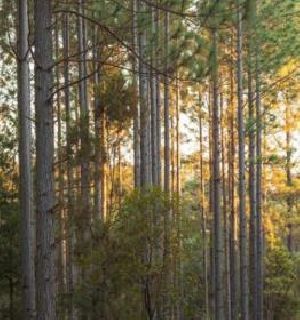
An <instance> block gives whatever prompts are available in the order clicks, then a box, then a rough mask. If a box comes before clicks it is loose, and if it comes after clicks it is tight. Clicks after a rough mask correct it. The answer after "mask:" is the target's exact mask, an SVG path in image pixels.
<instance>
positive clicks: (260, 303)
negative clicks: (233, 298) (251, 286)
mask: <svg viewBox="0 0 300 320" xmlns="http://www.w3.org/2000/svg"><path fill="white" fill-rule="evenodd" d="M257 49H258V48H256V67H255V77H256V79H255V80H256V100H255V101H256V127H257V134H256V183H257V186H256V206H257V207H256V211H257V212H256V214H257V221H256V230H257V232H256V237H257V240H256V250H257V268H256V271H257V276H256V281H257V283H256V286H257V289H256V291H257V311H256V319H257V320H263V319H264V296H263V292H264V275H263V273H264V269H263V266H264V263H263V260H264V238H263V212H262V110H261V99H260V76H259V71H258V70H259V68H258V67H259V66H258V53H257V52H258V50H257Z"/></svg>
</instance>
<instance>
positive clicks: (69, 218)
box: [62, 13, 76, 320]
mask: <svg viewBox="0 0 300 320" xmlns="http://www.w3.org/2000/svg"><path fill="white" fill-rule="evenodd" d="M63 21H64V26H63V34H62V39H63V46H64V97H65V110H66V140H67V141H66V143H67V146H66V157H67V214H66V274H67V283H66V291H67V293H68V294H69V296H70V300H69V301H70V303H69V305H68V316H69V319H70V320H72V319H74V309H73V290H74V278H73V277H74V270H73V264H74V233H73V231H72V230H73V226H72V224H73V218H74V201H75V195H74V182H75V181H74V172H73V171H74V169H73V166H74V164H73V161H72V160H73V159H72V158H73V157H72V153H73V150H72V146H71V139H72V137H71V134H72V133H71V112H70V88H69V82H70V81H69V61H68V58H69V17H68V14H67V13H66V14H64V19H63ZM75 183H76V182H75Z"/></svg>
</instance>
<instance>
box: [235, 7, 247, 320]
mask: <svg viewBox="0 0 300 320" xmlns="http://www.w3.org/2000/svg"><path fill="white" fill-rule="evenodd" d="M237 5H238V9H237V10H238V13H237V15H238V35H237V37H238V39H237V54H238V61H237V79H238V137H239V216H240V269H241V273H240V276H241V280H240V281H241V283H240V285H241V319H242V320H248V319H249V282H248V239H247V216H246V184H245V179H246V172H245V171H246V168H245V126H244V120H243V74H242V72H243V64H242V10H241V9H242V8H241V4H240V1H238V2H237Z"/></svg>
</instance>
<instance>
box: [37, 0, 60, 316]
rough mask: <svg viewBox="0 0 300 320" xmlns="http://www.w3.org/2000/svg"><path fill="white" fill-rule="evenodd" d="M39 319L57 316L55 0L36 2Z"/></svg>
mask: <svg viewBox="0 0 300 320" xmlns="http://www.w3.org/2000/svg"><path fill="white" fill-rule="evenodd" d="M34 22H35V24H34V27H35V28H34V30H35V33H34V35H35V108H36V111H35V112H36V212H37V224H36V226H37V264H36V281H37V287H36V289H37V291H36V296H37V319H38V320H55V319H57V313H56V297H57V294H56V292H57V286H56V271H57V270H56V266H55V263H56V244H55V239H54V229H55V226H54V223H55V219H54V213H55V212H54V201H53V200H54V199H53V104H52V93H51V90H52V88H53V87H52V86H53V79H52V65H53V60H52V24H51V1H50V0H44V1H39V0H36V1H35V2H34Z"/></svg>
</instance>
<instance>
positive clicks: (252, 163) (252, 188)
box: [247, 0, 257, 319]
mask: <svg viewBox="0 0 300 320" xmlns="http://www.w3.org/2000/svg"><path fill="white" fill-rule="evenodd" d="M254 19H255V1H253V0H251V1H248V2H247V27H248V57H247V60H248V66H247V73H248V111H249V119H248V138H249V175H248V179H249V208H250V225H249V229H250V230H249V267H250V270H249V277H250V279H249V280H250V281H249V284H250V299H249V300H250V301H249V302H250V314H249V316H250V318H251V319H255V318H256V311H257V291H256V289H257V287H256V283H257V279H256V276H257V270H256V267H257V248H256V238H257V236H256V232H257V230H256V220H257V215H256V208H257V205H256V137H255V132H256V121H255V110H254V86H253V74H254V72H253V71H254V68H253V63H252V61H253V54H254V52H253V49H254V48H253V34H254V22H255V21H254Z"/></svg>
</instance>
